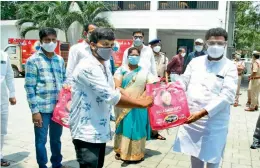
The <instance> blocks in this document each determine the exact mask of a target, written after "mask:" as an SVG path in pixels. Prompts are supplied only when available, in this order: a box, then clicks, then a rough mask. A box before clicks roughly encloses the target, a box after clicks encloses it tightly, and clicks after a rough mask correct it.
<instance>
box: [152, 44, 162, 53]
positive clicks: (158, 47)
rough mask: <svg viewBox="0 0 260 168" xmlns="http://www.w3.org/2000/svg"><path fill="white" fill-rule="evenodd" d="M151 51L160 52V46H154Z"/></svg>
mask: <svg viewBox="0 0 260 168" xmlns="http://www.w3.org/2000/svg"><path fill="white" fill-rule="evenodd" d="M153 51H154V52H156V53H158V52H160V51H161V46H156V47H154V48H153Z"/></svg>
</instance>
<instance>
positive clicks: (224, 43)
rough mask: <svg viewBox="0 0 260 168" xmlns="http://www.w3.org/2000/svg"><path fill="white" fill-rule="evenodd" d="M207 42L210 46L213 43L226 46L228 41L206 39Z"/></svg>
mask: <svg viewBox="0 0 260 168" xmlns="http://www.w3.org/2000/svg"><path fill="white" fill-rule="evenodd" d="M206 44H207V45H208V46H213V45H220V46H224V45H226V44H227V42H226V41H215V40H214V41H213V40H212V41H211V40H210V41H209V40H208V41H206Z"/></svg>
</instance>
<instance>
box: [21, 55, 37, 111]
mask: <svg viewBox="0 0 260 168" xmlns="http://www.w3.org/2000/svg"><path fill="white" fill-rule="evenodd" d="M36 83H37V68H36V66H35V64H34V63H33V62H32V61H31V60H30V59H28V60H27V62H26V65H25V86H24V87H25V90H26V93H27V101H28V103H29V107H30V109H31V112H32V113H33V114H34V113H38V112H39V109H38V105H37V100H36V94H35V92H36Z"/></svg>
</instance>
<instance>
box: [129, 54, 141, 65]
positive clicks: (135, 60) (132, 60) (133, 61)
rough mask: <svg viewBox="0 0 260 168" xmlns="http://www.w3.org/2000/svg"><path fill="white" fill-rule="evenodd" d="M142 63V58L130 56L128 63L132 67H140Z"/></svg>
mask: <svg viewBox="0 0 260 168" xmlns="http://www.w3.org/2000/svg"><path fill="white" fill-rule="evenodd" d="M139 61H140V56H131V55H130V56H128V62H129V64H131V65H138V63H139Z"/></svg>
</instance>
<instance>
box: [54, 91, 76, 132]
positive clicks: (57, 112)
mask: <svg viewBox="0 0 260 168" xmlns="http://www.w3.org/2000/svg"><path fill="white" fill-rule="evenodd" d="M70 104H71V92H70V90H69V89H64V88H62V89H61V91H60V94H59V100H58V103H57V104H56V106H55V109H54V112H53V116H52V120H53V121H54V122H56V123H58V124H60V125H62V126H64V127H67V128H69V111H70Z"/></svg>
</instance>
